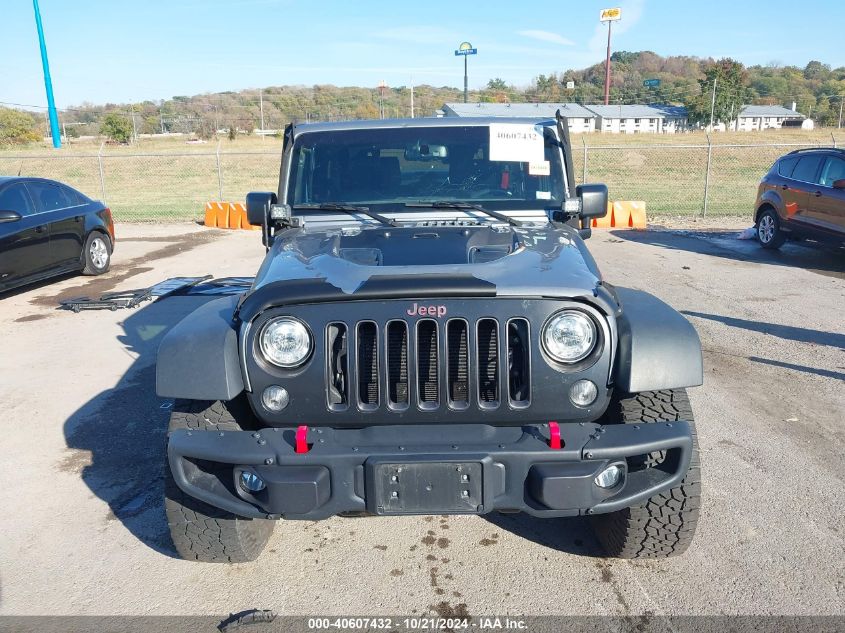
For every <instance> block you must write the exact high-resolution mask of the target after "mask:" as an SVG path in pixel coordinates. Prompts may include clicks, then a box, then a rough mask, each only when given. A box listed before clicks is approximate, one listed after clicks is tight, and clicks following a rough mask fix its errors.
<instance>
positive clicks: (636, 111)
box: [585, 105, 688, 134]
mask: <svg viewBox="0 0 845 633" xmlns="http://www.w3.org/2000/svg"><path fill="white" fill-rule="evenodd" d="M585 107H586V108H587V109H588V110H590V111H592V112H594V113H595V115H596V117H597V118H596V130H597V131H599V132H609V133H612V134H648V133H651V134H674V133H675V132H678V131H681V130H684V129H686V128H687V125H688V119H687V111H686V108H684V107H682V106H667V105H588V106H585Z"/></svg>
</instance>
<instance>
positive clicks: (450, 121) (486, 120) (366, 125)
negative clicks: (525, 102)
mask: <svg viewBox="0 0 845 633" xmlns="http://www.w3.org/2000/svg"><path fill="white" fill-rule="evenodd" d="M537 120H538V122H540V123H545V124H548V125H553V124H554V121H553V120H551V119H550V118H549V117H539V118H538V119H537ZM491 123H521V124H523V125H524V124H525V119H524V118H518V117H507V118H505V117H494V116H482V117H472V118H468V117H424V118H419V119H363V120H360V121H321V122H318V123H298V124H297V125H296V126H295V127H294V134H301V133H303V132H334V131H339V130H377V129H388V128H397V127H466V126H468V125H478V126H484V125H490V124H491Z"/></svg>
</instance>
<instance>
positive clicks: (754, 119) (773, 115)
mask: <svg viewBox="0 0 845 633" xmlns="http://www.w3.org/2000/svg"><path fill="white" fill-rule="evenodd" d="M807 121H809V119H807V117H805V116H804V115H803V114H801V113H800V112H796V111H795V106H794V104H793V106H792V109H789V108H784V107H783V106H778V105H774V106H771V105H747V106H742V109H741V110H740V111H739V116H737V119H736V121H735V122H733V123H731V129H732V130H738V131H740V132H750V131H752V130H768V129H780V128H782V127H784V124H786V126H787V127H792V126H795V127H801V128H805V129H806V128H809V129H813V127H812V121H809V125H805V122H807Z"/></svg>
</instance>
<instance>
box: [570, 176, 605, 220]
mask: <svg viewBox="0 0 845 633" xmlns="http://www.w3.org/2000/svg"><path fill="white" fill-rule="evenodd" d="M575 195H577V196H578V198H579V199H580V200H581V217H582V218H584V219H591V218H603V217H604V216H606V215H607V185H600V184H594V185H578V186H577V187H576V188H575Z"/></svg>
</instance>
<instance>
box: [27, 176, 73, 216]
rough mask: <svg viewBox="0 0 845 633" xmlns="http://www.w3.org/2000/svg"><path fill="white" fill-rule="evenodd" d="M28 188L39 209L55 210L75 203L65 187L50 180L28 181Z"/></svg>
mask: <svg viewBox="0 0 845 633" xmlns="http://www.w3.org/2000/svg"><path fill="white" fill-rule="evenodd" d="M26 187H27V189H29V193H30V195H31V196H32V199H33V201H34V202H35V206H36V208H37V209H38V210H39V211H55V210H56V209H64V208H66V207H70V206H73V205H75V204H76V203H75V202H71V201H70V200H69V199H68V197H67V194H66V193H65V192H64V189H63V188H62V187H61V186H59V185H54V184H52V183H49V182H28V183H26Z"/></svg>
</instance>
